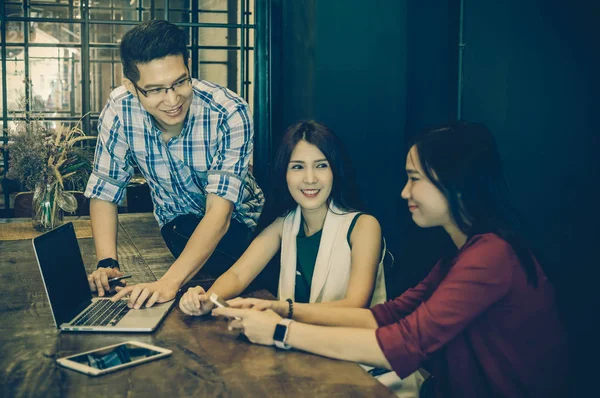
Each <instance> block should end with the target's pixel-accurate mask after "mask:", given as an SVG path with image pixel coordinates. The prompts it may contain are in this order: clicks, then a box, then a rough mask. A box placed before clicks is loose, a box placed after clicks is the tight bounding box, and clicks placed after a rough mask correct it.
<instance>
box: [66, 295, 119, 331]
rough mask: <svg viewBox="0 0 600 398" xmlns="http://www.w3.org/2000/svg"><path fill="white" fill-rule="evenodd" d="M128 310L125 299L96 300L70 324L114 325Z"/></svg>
mask: <svg viewBox="0 0 600 398" xmlns="http://www.w3.org/2000/svg"><path fill="white" fill-rule="evenodd" d="M128 312H129V307H127V300H119V301H117V302H113V301H110V300H98V301H96V302H94V304H93V305H92V306H91V307H90V308H88V309H87V310H86V311H85V312H84V313H83V314H81V316H80V317H79V318H77V320H76V321H75V322H73V323H72V324H71V326H114V325H116V324H117V323H118V322H119V321H120V320H121V318H123V317H124V316H125V314H127V313H128Z"/></svg>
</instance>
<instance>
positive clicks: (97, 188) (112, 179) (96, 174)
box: [85, 99, 133, 204]
mask: <svg viewBox="0 0 600 398" xmlns="http://www.w3.org/2000/svg"><path fill="white" fill-rule="evenodd" d="M116 107H117V106H116V105H115V104H114V103H113V102H112V101H111V100H110V99H109V100H108V102H107V104H106V106H105V107H104V109H103V111H102V113H101V114H100V118H99V120H98V141H97V143H96V154H95V157H94V167H93V169H92V174H91V175H90V178H89V180H88V183H87V186H86V190H85V196H86V197H88V198H92V199H101V200H105V201H107V202H111V203H117V204H118V203H121V202H122V201H123V198H124V194H125V188H126V187H127V184H128V182H129V180H130V179H131V176H132V175H133V167H132V165H131V163H130V162H129V161H128V160H127V158H128V156H130V155H129V145H128V144H127V141H126V140H125V137H124V133H123V126H122V122H121V117H120V116H119V113H118V112H117V111H116Z"/></svg>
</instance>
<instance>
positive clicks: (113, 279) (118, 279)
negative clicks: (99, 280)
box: [108, 275, 131, 284]
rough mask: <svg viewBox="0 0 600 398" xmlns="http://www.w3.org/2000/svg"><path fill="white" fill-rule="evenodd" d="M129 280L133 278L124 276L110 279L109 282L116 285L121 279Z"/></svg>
mask: <svg viewBox="0 0 600 398" xmlns="http://www.w3.org/2000/svg"><path fill="white" fill-rule="evenodd" d="M127 278H131V275H122V276H117V277H115V278H110V279H109V280H108V283H109V284H111V283H115V282H119V281H120V280H121V279H127Z"/></svg>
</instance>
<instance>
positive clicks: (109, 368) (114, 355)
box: [56, 341, 172, 376]
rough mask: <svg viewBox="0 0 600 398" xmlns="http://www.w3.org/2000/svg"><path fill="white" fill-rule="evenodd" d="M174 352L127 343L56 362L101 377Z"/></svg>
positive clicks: (148, 345) (139, 343) (137, 342)
mask: <svg viewBox="0 0 600 398" xmlns="http://www.w3.org/2000/svg"><path fill="white" fill-rule="evenodd" d="M171 353H172V351H171V350H167V349H165V348H161V347H157V346H154V345H150V344H145V343H141V342H139V341H126V342H124V343H119V344H115V345H111V346H108V347H102V348H97V349H95V350H92V351H86V352H82V353H79V354H74V355H70V356H68V357H64V358H59V359H57V360H56V362H58V364H59V365H61V366H64V367H65V368H69V369H72V370H76V371H78V372H81V373H85V374H88V375H91V376H100V375H103V374H106V373H110V372H114V371H117V370H120V369H124V368H128V367H130V366H135V365H139V364H140V363H144V362H149V361H153V360H155V359H159V358H164V357H166V356H169V355H171Z"/></svg>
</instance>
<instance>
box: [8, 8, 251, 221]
mask: <svg viewBox="0 0 600 398" xmlns="http://www.w3.org/2000/svg"><path fill="white" fill-rule="evenodd" d="M0 8H2V9H1V14H0V33H1V37H2V41H1V54H0V58H1V61H2V62H1V63H0V75H1V77H2V78H1V80H0V91H1V96H2V100H1V101H0V116H1V118H0V128H1V129H2V130H1V133H0V178H2V181H3V184H2V185H1V186H0V217H2V216H9V215H10V211H9V210H10V208H11V205H10V203H11V198H12V196H14V194H15V193H16V191H18V190H20V188H21V187H20V186H19V184H18V182H10V181H6V180H5V179H4V176H5V175H6V173H7V171H8V167H9V165H8V153H7V149H6V143H7V142H8V136H7V133H6V131H5V130H4V128H5V127H9V126H11V123H12V120H14V118H15V117H18V116H20V115H23V114H24V113H25V112H26V111H27V110H34V111H36V112H37V113H39V114H40V115H41V116H42V117H43V118H44V119H45V121H46V122H47V123H49V124H51V125H52V124H58V123H63V124H65V125H73V124H75V123H77V122H78V121H79V120H80V119H82V118H83V119H82V127H83V129H84V131H85V132H86V133H88V134H96V125H97V119H98V116H99V114H100V112H101V110H102V108H103V106H104V103H105V101H106V99H107V98H108V95H109V93H110V92H111V91H112V90H113V89H114V88H116V87H118V86H120V85H121V82H122V77H123V76H122V69H121V64H120V59H119V50H118V42H119V41H120V39H121V37H122V36H123V34H124V33H125V32H127V31H128V30H129V29H131V28H132V27H133V26H135V25H136V24H137V23H139V22H140V21H147V20H151V19H167V20H169V21H170V22H172V23H175V24H176V25H178V26H180V27H181V28H183V29H185V30H186V31H187V34H188V46H189V50H190V56H191V61H192V70H191V72H192V76H194V77H199V78H201V79H205V80H209V81H212V82H214V83H217V84H221V85H224V86H226V87H228V88H229V89H231V90H233V91H235V92H237V93H238V94H239V95H241V96H242V97H243V98H244V99H246V101H248V103H249V104H250V107H251V108H252V109H254V108H253V105H254V95H253V94H254V90H253V89H251V88H252V87H251V85H252V83H253V80H254V32H255V22H254V15H255V12H254V0H24V1H4V2H3V4H2V5H0ZM88 76H89V79H87V78H85V77H88ZM25 82H29V83H30V84H25ZM25 99H27V101H24V100H25Z"/></svg>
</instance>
